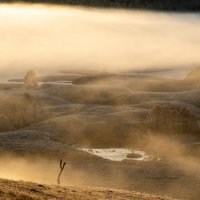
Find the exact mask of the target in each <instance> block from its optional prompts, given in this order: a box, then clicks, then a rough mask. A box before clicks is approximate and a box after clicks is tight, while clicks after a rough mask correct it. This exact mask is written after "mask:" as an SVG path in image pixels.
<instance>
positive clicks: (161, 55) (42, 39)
mask: <svg viewBox="0 0 200 200" xmlns="http://www.w3.org/2000/svg"><path fill="white" fill-rule="evenodd" d="M199 35H200V15H199V14H173V13H171V14H170V13H159V12H144V11H132V10H130V11H128V10H126V11H124V10H112V9H107V10H103V9H86V8H78V7H67V6H59V7H55V6H47V5H45V6H44V5H31V4H30V5H29V4H13V5H9V4H1V5H0V44H1V48H0V55H1V56H0V73H1V74H3V75H4V76H5V75H8V76H9V77H10V76H13V75H14V74H16V73H18V74H19V73H20V72H21V71H23V72H24V71H26V70H29V69H35V70H37V71H39V72H41V73H44V72H45V71H46V69H47V68H48V72H49V69H50V68H51V69H52V70H53V71H59V70H63V69H76V68H90V69H100V70H103V69H106V70H112V71H113V70H132V69H146V68H147V69H149V68H152V67H154V68H160V67H185V66H194V65H198V64H199V63H200V57H199V52H200V37H199ZM11 69H12V70H11Z"/></svg>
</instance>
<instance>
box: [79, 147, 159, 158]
mask: <svg viewBox="0 0 200 200" xmlns="http://www.w3.org/2000/svg"><path fill="white" fill-rule="evenodd" d="M79 150H82V151H85V152H87V153H90V154H93V155H96V156H99V157H101V158H104V159H108V160H112V161H123V160H137V161H152V160H159V158H157V157H155V156H152V155H148V154H146V153H145V152H144V151H139V150H134V149H125V148H109V149H87V148H80V149H79Z"/></svg>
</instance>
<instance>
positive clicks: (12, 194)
mask: <svg viewBox="0 0 200 200" xmlns="http://www.w3.org/2000/svg"><path fill="white" fill-rule="evenodd" d="M0 199H1V200H11V199H12V200H40V199H48V200H53V199H55V200H56V199H59V200H67V199H68V200H75V199H78V200H86V199H87V200H88V199H90V200H106V199H107V200H110V199H115V200H128V199H131V200H175V199H172V198H169V197H161V196H157V195H152V194H142V193H139V192H130V191H124V190H114V189H103V188H90V187H71V186H70V187H69V186H68V187H59V186H47V185H41V184H35V183H29V182H22V181H19V182H16V181H9V180H3V179H1V180H0Z"/></svg>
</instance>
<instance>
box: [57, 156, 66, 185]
mask: <svg viewBox="0 0 200 200" xmlns="http://www.w3.org/2000/svg"><path fill="white" fill-rule="evenodd" d="M65 165H66V162H64V163H63V161H62V159H61V160H60V173H59V174H58V178H57V184H58V185H60V176H61V174H62V172H63V170H64V168H65Z"/></svg>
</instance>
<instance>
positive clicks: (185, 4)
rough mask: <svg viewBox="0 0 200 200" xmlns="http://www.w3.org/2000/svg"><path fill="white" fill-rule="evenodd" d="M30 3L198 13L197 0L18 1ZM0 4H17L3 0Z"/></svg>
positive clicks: (12, 0) (198, 2)
mask: <svg viewBox="0 0 200 200" xmlns="http://www.w3.org/2000/svg"><path fill="white" fill-rule="evenodd" d="M22 1H23V2H31V3H56V4H68V5H82V6H94V7H108V8H109V7H116V8H117V7H119V8H137V9H152V10H168V11H199V10H200V1H199V0H173V1H172V0H20V2H22ZM1 2H17V0H3V1H1Z"/></svg>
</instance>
